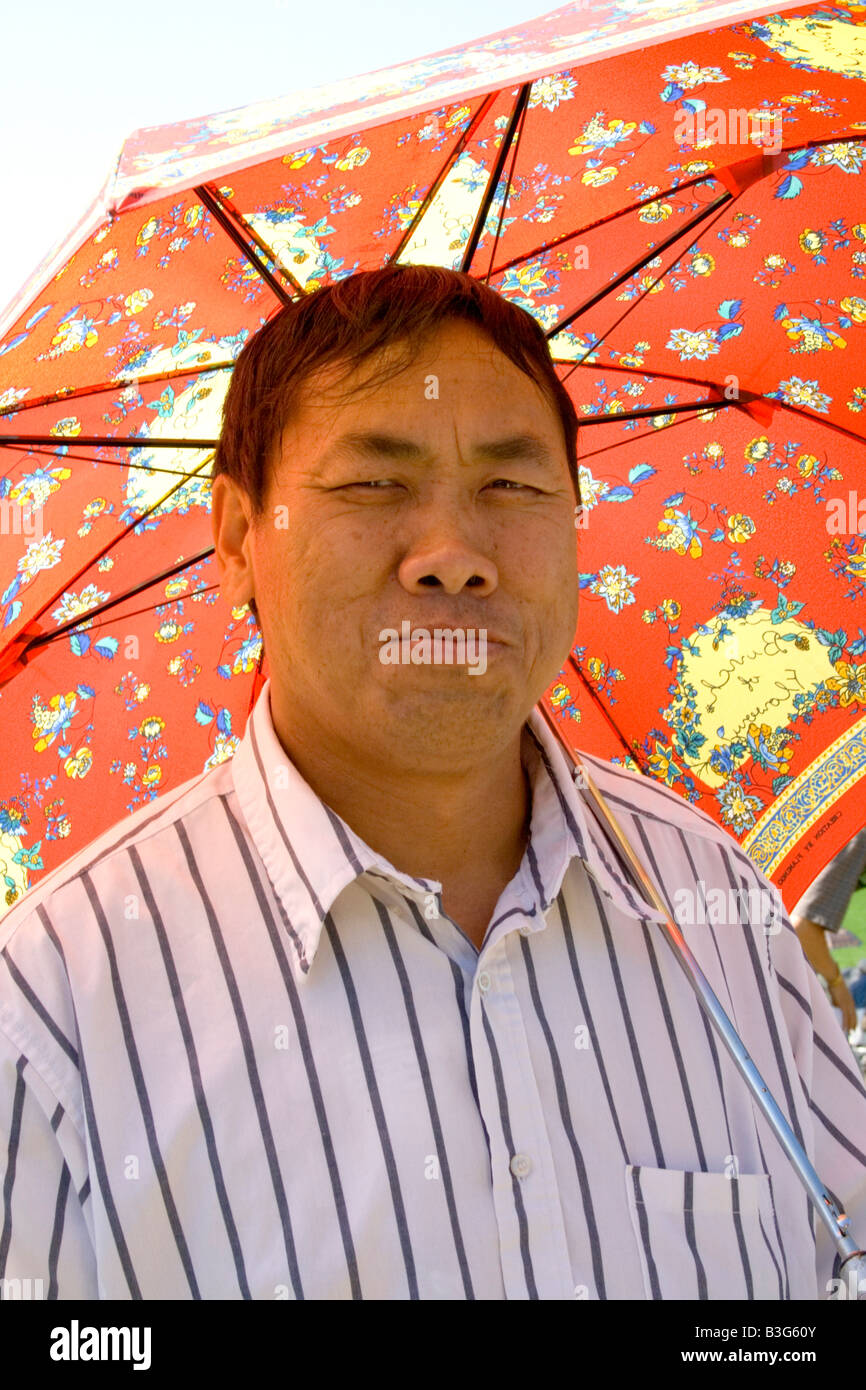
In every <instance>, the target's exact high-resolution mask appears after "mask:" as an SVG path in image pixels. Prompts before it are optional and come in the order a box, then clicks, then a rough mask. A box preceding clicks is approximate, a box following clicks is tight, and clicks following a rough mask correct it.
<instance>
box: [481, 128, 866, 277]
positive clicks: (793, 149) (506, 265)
mask: <svg viewBox="0 0 866 1390" xmlns="http://www.w3.org/2000/svg"><path fill="white" fill-rule="evenodd" d="M862 143H863V136H862V134H861V135H851V136H850V137H848V136H847V135H831V136H827V137H826V138H822V139H820V140H806V141H804V143H803V144H802V145H791V146H789V147H788V148H786V149H784V150H782V151H781V154H784V155H785V156H786V157H787V156H788V155H792V154H798V153H799V152H800V151H801V150H811V149H820V148H821V146H823V145H840V144H841V145H845V144H849V145H854V144H862ZM729 167H731V166H729V165H723V166H722V169H721V170H719V169H713V170H711V171H710V172H709V173H706V174H697V175H696V176H695V177H694V178H693V179H685V180H684V181H683V182H682V183H677V184H672V185H671V187H670V188H665V189H663V190H661V192H659V193H651V194H650V195H649V197H647V198H641V200H640V202H637V203H630V204H629V205H628V207H624V208H618V209H616V210H614V211H613V212H608V213H605V215H604V217H598V218H596V220H595V221H594V222H585V223H584V224H583V226H581V227H576V228H572V230H571V231H570V232H563V233H562V235H561V236H558V237H555V238H554V240H553V241H546V242H545V243H544V245H543V246H537V247H536V248H535V250H533V251H525V252H523V254H522V255H520V256H514V257H512V259H511V260H510V261H503V262H502V264H501V265H498V266H495V267H494V269H493V272H492V273H493V274H494V275H499V274H500V272H501V271H503V270H510V269H511V267H512V266H514V265H521V264H523V263H524V262H525V261H531V260H533V259H534V257H535V256H541V255H543V254H544V252H545V251H555V250H556V248H557V246H562V244H563V242H566V241H573V240H574V238H575V237H578V236H583V235H584V233H585V232H592V231H595V229H596V227H603V226H604V225H605V224H606V223H607V222H615V221H616V220H617V219H618V218H620V217H627V216H628V215H629V214H630V213H632V212H637V211H638V209H639V208H643V207H648V206H649V205H650V204H651V203H658V202H661V200H662V199H663V198H673V197H674V196H675V195H676V194H677V193H682V192H684V191H685V190H686V189H689V188H695V187H696V186H697V185H698V184H701V183H713V182H718V179H719V174H720V173H721V172H722V171H723V170H724V169H726V168H729ZM765 177H766V176H765Z"/></svg>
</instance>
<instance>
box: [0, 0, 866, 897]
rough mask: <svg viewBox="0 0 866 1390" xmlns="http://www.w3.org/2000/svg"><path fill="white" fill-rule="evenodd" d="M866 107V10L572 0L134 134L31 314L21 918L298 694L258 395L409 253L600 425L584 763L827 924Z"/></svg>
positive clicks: (11, 746) (9, 690)
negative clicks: (313, 313) (267, 329)
mask: <svg viewBox="0 0 866 1390" xmlns="http://www.w3.org/2000/svg"><path fill="white" fill-rule="evenodd" d="M708 20H709V21H710V22H711V23H712V24H713V25H714V26H715V27H713V28H712V29H709V30H708V29H707V28H706V24H707V21H708ZM864 77H866V7H864V6H859V5H849V4H844V5H837V6H834V7H833V8H831V9H829V10H828V9H827V8H826V7H822V6H818V5H806V6H795V5H791V4H785V5H781V6H776V7H775V8H774V9H773V11H772V12H769V11H767V10H766V9H762V8H761V7H759V6H755V5H751V4H745V3H737V2H735V3H723V4H719V5H714V6H713V7H712V8H711V9H708V7H707V6H706V5H698V4H697V3H693V2H692V0H680V3H674V4H650V3H643V4H641V3H634V4H629V5H628V6H623V5H612V4H607V3H597V4H585V3H580V4H576V5H573V6H568V7H566V8H564V9H561V10H558V11H555V12H554V13H552V14H550V15H547V16H545V17H544V18H542V19H539V20H535V21H533V22H532V23H530V24H527V25H524V26H521V27H520V28H518V29H514V30H511V31H508V32H504V33H501V34H497V35H494V36H491V37H490V38H489V39H486V40H482V41H480V42H479V43H478V44H476V45H473V46H471V47H469V48H461V49H459V50H452V51H449V52H446V53H441V54H437V55H434V56H432V57H430V58H426V59H422V60H419V61H418V62H417V63H413V64H406V65H403V66H401V67H398V68H394V69H391V70H388V71H386V72H381V73H376V74H372V75H370V76H367V77H364V78H359V79H356V80H354V81H352V82H348V83H341V84H338V85H337V86H334V87H332V88H326V89H321V90H319V91H317V92H315V93H299V94H296V95H295V96H294V97H292V98H289V99H287V100H285V101H280V102H268V103H262V104H260V105H258V106H256V107H252V108H247V109H246V110H241V111H232V112H228V113H224V114H222V115H217V116H211V117H208V118H204V119H202V120H200V121H193V122H184V123H181V124H180V125H177V126H172V127H158V128H153V129H149V130H144V131H139V132H138V133H137V134H136V135H135V136H133V137H132V138H131V139H130V140H129V141H128V142H127V144H126V146H125V148H124V151H123V153H122V155H121V159H120V161H119V164H118V168H117V170H116V172H115V174H114V175H113V176H112V178H111V179H110V180H109V181H108V183H107V184H106V186H105V188H104V189H103V191H102V194H101V196H100V198H99V199H98V200H97V202H96V203H95V204H94V206H93V208H92V209H91V211H90V213H89V214H88V215H87V216H86V217H85V218H84V219H83V221H82V223H81V224H80V225H79V226H78V227H77V228H76V229H75V231H74V232H73V234H72V235H71V236H70V238H69V239H68V241H66V242H65V243H64V244H63V245H62V246H61V247H59V248H58V250H57V252H56V253H55V254H54V255H53V256H52V257H50V258H49V259H48V261H47V262H46V263H45V265H43V266H42V267H41V268H40V270H39V271H37V272H36V274H35V275H34V276H33V277H32V278H31V280H30V282H29V283H28V284H27V285H26V286H25V287H24V289H23V290H22V292H21V294H20V295H19V296H18V298H17V300H16V302H15V304H13V305H12V306H11V308H10V310H9V311H8V312H7V314H6V315H5V318H4V319H3V321H2V322H0V357H2V363H0V451H2V452H0V459H2V465H0V468H2V471H0V506H2V508H3V514H2V517H0V521H2V523H3V524H2V526H0V634H2V636H0V700H2V702H3V703H2V715H3V730H4V736H5V747H4V751H5V754H6V756H5V758H4V764H3V772H2V774H0V869H2V872H3V876H4V879H5V899H4V898H0V911H2V910H3V909H4V907H6V908H8V907H9V906H11V904H12V902H14V901H16V900H17V898H18V897H19V896H20V894H21V893H22V892H23V891H26V889H27V888H28V887H29V886H30V885H31V884H32V883H34V882H35V881H37V880H38V879H39V877H41V876H42V875H43V874H45V873H46V872H48V871H49V870H51V869H53V868H54V867H56V866H57V865H59V864H60V863H62V862H63V860H64V859H66V858H67V857H68V856H69V855H71V854H72V853H74V852H75V851H76V850H77V849H79V848H80V847H81V846H83V845H85V844H87V843H89V842H90V841H92V840H93V839H94V838H95V837H96V836H98V834H99V833H100V832H101V831H102V830H105V829H107V828H108V827H109V826H111V825H113V824H114V823H115V822H116V821H117V820H118V819H119V818H120V817H122V816H124V815H125V814H127V813H129V812H133V811H136V810H138V809H140V808H141V807H143V806H145V805H147V803H148V802H149V801H151V800H153V799H154V798H155V797H157V796H158V795H166V794H168V795H171V794H172V791H173V789H176V788H177V787H179V786H180V785H181V784H182V783H183V782H185V781H186V780H188V779H189V778H191V777H193V776H197V775H198V774H199V773H200V772H201V771H202V770H203V769H204V768H206V767H208V766H210V765H212V764H213V763H215V762H216V761H220V760H222V759H224V758H227V757H230V756H231V755H232V752H233V750H234V747H235V745H236V741H237V738H238V736H239V734H240V733H241V732H242V727H243V721H244V719H245V717H246V715H247V712H248V710H249V708H250V705H251V702H252V700H253V699H254V698H255V695H256V693H257V691H258V689H259V688H260V684H261V681H262V679H263V678H264V676H265V674H266V670H267V668H266V665H265V664H264V662H263V660H262V650H261V641H260V637H259V634H258V629H257V627H256V625H255V623H254V621H253V619H252V616H251V614H250V613H249V611H248V610H247V609H246V608H242V609H234V610H233V609H232V608H231V607H230V606H229V605H228V604H227V603H226V602H225V600H224V599H223V598H222V597H221V595H220V593H219V575H218V572H217V570H216V566H215V563H214V559H213V555H212V535H211V525H210V514H209V505H210V485H209V474H210V465H211V460H212V454H213V446H214V442H215V439H216V437H217V435H218V432H219V428H220V410H221V404H222V401H223V399H224V397H225V392H226V389H227V386H228V382H229V380H230V376H231V371H232V368H233V364H234V361H235V359H236V357H237V355H238V353H239V351H240V350H241V348H242V346H243V344H244V343H245V342H246V341H247V339H248V338H249V336H250V334H251V333H254V332H255V331H256V330H257V329H258V328H259V327H260V326H261V324H262V323H264V322H265V321H266V320H267V318H268V317H269V316H270V315H271V314H272V313H273V312H275V311H276V310H277V309H278V308H279V307H280V305H282V304H284V303H287V302H289V301H290V300H291V299H292V298H294V297H296V296H298V295H301V294H304V293H307V292H309V291H310V290H312V289H314V288H316V287H318V286H319V285H323V284H327V283H330V282H332V281H334V280H337V279H340V278H343V277H344V276H346V275H349V274H352V273H353V272H354V271H356V270H363V269H369V268H373V267H375V266H378V265H381V264H383V263H385V262H386V261H388V260H398V261H401V262H407V261H410V262H416V263H419V262H420V263H434V264H444V265H450V266H455V267H458V268H464V269H466V270H468V271H469V272H470V273H471V274H473V275H476V276H479V277H481V278H484V279H486V280H488V281H489V283H491V284H492V285H494V286H495V287H496V288H497V289H498V290H500V292H501V293H502V294H504V295H506V296H507V297H509V298H512V299H515V300H516V301H517V302H518V303H520V304H521V305H523V306H524V307H525V308H527V309H528V310H529V312H531V313H533V314H534V315H536V317H537V318H538V319H539V321H540V322H541V323H542V325H543V326H544V328H545V330H546V331H547V332H548V335H549V338H550V343H551V349H552V352H553V355H554V358H555V360H556V361H557V362H558V363H559V364H560V367H559V370H560V371H561V373H562V375H563V378H564V379H565V380H566V383H567V385H568V388H569V390H570V391H571V392H572V394H573V397H574V400H575V403H576V405H577V408H578V410H579V412H580V414H581V417H582V419H583V422H584V426H585V427H584V428H582V429H581V441H580V453H581V460H582V469H581V477H582V484H583V493H584V499H585V503H586V506H585V510H584V512H583V513H582V514H581V515H580V516H578V517H577V518H576V520H577V521H578V522H579V525H578V527H577V529H576V531H575V536H576V540H577V563H578V566H579V569H580V573H581V584H582V591H583V597H582V611H581V617H580V626H579V629H578V634H579V643H578V645H577V646H576V648H575V650H574V652H573V653H572V656H571V658H570V659H569V662H568V663H567V665H566V667H565V668H564V670H563V672H562V673H561V678H560V679H559V680H558V681H557V682H556V684H555V686H554V687H553V688H552V690H551V691H550V692H548V696H547V698H546V701H545V706H546V708H547V709H548V711H549V713H550V715H551V717H552V718H553V719H554V722H555V725H556V727H557V729H558V730H559V732H560V734H561V736H562V738H563V741H564V743H565V745H566V746H567V747H578V748H585V749H587V750H589V751H595V752H598V753H601V754H602V755H603V756H608V757H612V758H616V759H618V760H620V761H623V762H628V764H629V765H632V766H637V767H639V768H640V769H641V770H642V771H644V772H645V773H647V775H650V776H654V777H657V778H660V779H662V780H664V781H665V782H666V783H667V784H668V785H670V786H673V787H674V788H675V789H676V790H678V791H679V792H681V793H682V794H684V795H686V796H688V797H689V799H690V800H692V801H693V802H695V804H697V805H700V806H701V807H702V808H703V809H704V810H706V811H708V812H709V814H711V815H712V816H714V817H715V818H716V819H717V820H719V821H720V822H721V823H723V824H724V825H726V827H727V828H728V829H729V830H730V831H731V833H733V834H734V835H736V836H737V837H738V838H740V839H741V840H742V842H743V843H744V844H745V845H746V847H747V848H748V849H749V851H750V852H751V853H752V854H753V855H754V857H755V858H756V860H757V862H758V863H759V864H760V867H761V868H763V869H764V870H765V872H767V873H768V874H771V875H772V876H773V877H774V878H775V879H776V881H777V882H778V883H780V884H781V885H782V886H783V892H784V894H785V897H786V900H787V901H789V902H792V901H793V900H794V899H795V898H796V897H797V896H799V892H800V891H802V888H803V887H805V885H806V883H807V882H808V881H809V880H810V879H811V878H812V877H813V876H814V874H815V873H817V872H818V871H819V870H820V868H821V867H823V865H824V863H826V862H827V860H828V859H829V858H830V856H831V854H832V853H833V852H835V849H836V848H838V846H839V845H840V844H841V843H843V842H844V841H845V840H846V839H847V838H849V837H850V835H851V834H853V833H854V831H855V830H856V829H857V828H858V827H859V825H860V824H862V821H863V798H862V788H863V786H864V783H863V780H862V779H863V776H864V774H866V729H864V724H866V720H864V701H866V689H864V677H866V664H864V663H866V634H864V632H863V625H864V621H866V613H864V609H863V604H862V599H863V591H864V569H866V559H864V554H866V552H864V537H863V534H861V530H862V529H863V528H861V526H860V522H859V520H858V515H859V514H858V513H857V504H856V499H855V502H854V504H853V511H852V504H851V494H852V492H855V491H856V486H857V480H858V476H859V475H860V473H861V472H862V458H863V455H862V452H861V450H862V439H863V433H864V426H863V403H864V400H866V376H864V372H863V367H862V363H863V361H864V355H863V352H862V345H861V351H860V352H859V353H858V351H857V348H858V343H859V335H860V334H866V291H864V287H863V284H862V280H863V276H864V267H866V199H864V197H863V182H862V178H863V175H862V173H861V169H862V165H863V161H864V157H866V148H864V136H866V102H864V99H863V93H864V87H863V79H864ZM858 195H859V196H858ZM641 412H643V413H641ZM842 499H844V501H845V508H846V510H845V517H844V527H842V523H841V520H840V513H839V508H838V507H837V508H836V511H835V513H833V514H834V515H836V517H837V522H838V526H839V528H841V529H836V530H835V531H830V530H828V526H829V524H830V521H831V519H832V518H831V510H830V507H829V505H828V504H830V503H833V502H839V503H840V505H841V500H842ZM852 519H853V522H854V524H853V525H852Z"/></svg>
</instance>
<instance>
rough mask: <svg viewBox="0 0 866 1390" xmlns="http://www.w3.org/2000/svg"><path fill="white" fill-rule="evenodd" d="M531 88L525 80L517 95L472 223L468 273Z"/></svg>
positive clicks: (463, 265)
mask: <svg viewBox="0 0 866 1390" xmlns="http://www.w3.org/2000/svg"><path fill="white" fill-rule="evenodd" d="M531 90H532V83H531V82H524V84H523V86H522V87H521V88H520V93H519V95H518V97H517V101H516V102H515V103H514V109H513V111H512V112H511V119H510V120H509V122H508V129H507V130H506V132H505V134H504V136H503V137H502V144H501V145H500V146H499V151H498V153H497V155H496V160H495V162H494V165H493V169H492V172H491V174H490V180H489V182H488V184H487V187H486V189H485V190H484V197H483V198H482V199H481V203H480V206H479V208H478V211H477V213H476V214H475V221H474V223H473V225H472V231H471V232H470V233H469V240H468V241H467V243H466V249H465V251H464V252H463V259H462V261H461V263H460V269H461V270H462V271H463V272H464V273H468V270H469V267H470V265H471V264H472V258H473V256H474V255H475V250H476V247H477V246H478V242H479V239H480V237H481V230H482V228H483V226H484V223H485V221H486V219H487V214H488V213H489V211H490V208H491V206H492V203H493V199H494V198H495V197H496V190H497V188H498V187H499V180H500V178H501V176H502V170H503V169H504V167H505V161H506V159H507V158H508V156H509V154H510V153H511V142H512V140H513V139H514V135H515V132H516V130H517V127H518V125H519V123H520V119H521V117H522V115H523V112H524V109H525V107H526V103H527V102H528V101H529V93H530V91H531Z"/></svg>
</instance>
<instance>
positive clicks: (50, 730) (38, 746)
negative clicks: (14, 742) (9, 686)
mask: <svg viewBox="0 0 866 1390" xmlns="http://www.w3.org/2000/svg"><path fill="white" fill-rule="evenodd" d="M75 705H76V692H75V691H74V690H70V691H68V692H67V693H66V694H65V695H52V696H51V699H50V700H49V701H48V704H47V705H46V704H44V703H43V701H42V700H41V699H40V698H39V696H38V695H34V697H33V705H32V709H31V713H30V720H31V723H32V725H33V727H32V730H31V732H32V734H33V750H34V752H36V753H44V752H45V749H46V748H49V747H50V746H51V744H52V743H53V742H54V740H55V739H56V738H57V735H58V734H60V733H62V732H64V730H65V729H66V728H67V727H68V726H69V724H71V723H72V719H73V717H74V715H75Z"/></svg>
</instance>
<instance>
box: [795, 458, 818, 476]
mask: <svg viewBox="0 0 866 1390" xmlns="http://www.w3.org/2000/svg"><path fill="white" fill-rule="evenodd" d="M817 467H818V460H817V459H816V457H815V455H814V454H801V455H800V457H799V458H798V459H797V472H798V473H799V474H800V477H801V478H811V476H812V474H813V473H814V472H815V469H816V468H817Z"/></svg>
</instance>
